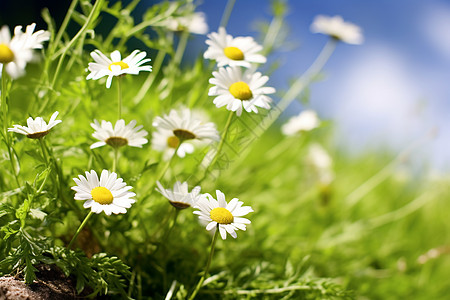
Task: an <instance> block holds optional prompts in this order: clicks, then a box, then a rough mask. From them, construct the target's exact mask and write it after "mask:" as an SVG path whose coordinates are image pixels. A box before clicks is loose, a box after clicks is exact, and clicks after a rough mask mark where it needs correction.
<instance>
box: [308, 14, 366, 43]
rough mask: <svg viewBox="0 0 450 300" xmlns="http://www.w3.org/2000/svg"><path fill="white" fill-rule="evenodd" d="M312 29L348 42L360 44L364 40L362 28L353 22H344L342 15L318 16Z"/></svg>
mask: <svg viewBox="0 0 450 300" xmlns="http://www.w3.org/2000/svg"><path fill="white" fill-rule="evenodd" d="M311 31H312V32H314V33H323V34H326V35H329V36H330V37H332V38H334V39H336V40H339V41H342V42H344V43H347V44H354V45H360V44H362V43H363V41H364V37H363V35H362V32H361V28H360V27H359V26H357V25H355V24H353V23H349V22H344V20H343V19H342V17H341V16H334V17H328V16H323V15H319V16H316V17H315V18H314V21H313V23H312V24H311Z"/></svg>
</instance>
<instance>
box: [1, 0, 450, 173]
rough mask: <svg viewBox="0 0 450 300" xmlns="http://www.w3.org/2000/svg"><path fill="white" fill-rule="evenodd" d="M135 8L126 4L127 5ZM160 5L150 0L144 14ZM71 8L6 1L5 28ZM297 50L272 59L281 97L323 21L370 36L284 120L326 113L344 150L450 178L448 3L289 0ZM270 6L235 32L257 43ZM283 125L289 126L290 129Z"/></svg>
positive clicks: (213, 12) (215, 20)
mask: <svg viewBox="0 0 450 300" xmlns="http://www.w3.org/2000/svg"><path fill="white" fill-rule="evenodd" d="M125 2H127V1H125ZM154 2H158V1H150V0H143V1H142V2H141V3H140V4H139V5H140V7H141V9H142V10H145V8H146V7H148V6H149V5H151V4H152V3H154ZM69 4H70V1H57V0H47V1H35V0H16V1H0V24H2V25H3V24H7V25H9V26H10V27H13V26H15V25H19V24H20V25H27V24H30V23H32V22H37V23H38V26H39V28H45V27H46V25H45V23H44V22H43V20H42V18H41V17H40V11H41V9H42V7H48V8H49V10H50V13H51V14H52V15H53V16H54V17H55V19H56V22H57V23H60V22H61V21H62V18H63V16H64V14H65V11H66V9H67V7H68V6H69ZM226 4H227V1H216V0H203V1H202V2H201V3H200V5H199V7H198V10H199V11H203V12H205V13H206V16H207V22H208V25H209V28H210V31H216V30H217V28H218V26H219V23H220V20H221V17H222V13H223V11H224V10H225V6H226ZM286 4H287V5H288V7H289V9H288V13H287V17H286V25H287V27H288V29H289V31H288V32H287V33H288V38H287V41H288V42H289V47H286V48H285V49H281V51H278V52H277V53H274V54H273V55H272V56H270V57H269V58H268V59H269V61H270V60H280V63H281V64H280V67H279V68H278V69H277V70H276V71H275V72H274V73H273V74H272V75H271V78H270V81H269V83H270V85H271V86H274V87H276V88H277V89H278V91H280V92H283V91H284V90H287V88H288V87H289V82H290V81H291V80H293V79H295V78H297V77H298V76H300V75H301V74H302V73H303V72H304V71H305V70H306V69H307V68H308V66H309V64H311V63H312V61H313V60H314V59H315V57H316V56H317V54H318V53H319V52H320V50H321V49H322V47H323V45H324V44H325V43H326V41H327V38H328V37H327V36H325V35H321V34H313V33H311V32H310V30H309V28H310V25H311V23H312V21H313V19H314V17H315V16H316V15H319V14H324V15H329V16H334V15H341V16H342V17H343V18H344V20H346V21H349V22H352V23H355V24H357V25H359V26H360V27H361V28H362V29H363V33H364V37H365V41H364V43H363V44H362V45H359V46H355V45H347V44H343V43H341V44H340V45H339V46H338V48H337V49H336V51H335V52H334V54H333V56H332V57H331V59H330V60H329V61H328V63H327V65H326V66H325V68H324V75H325V76H324V78H323V79H322V80H321V81H319V82H317V83H314V84H313V85H312V86H311V88H310V91H309V92H310V102H309V104H308V105H307V106H305V105H302V104H300V103H299V102H298V103H294V104H293V105H291V106H290V107H289V109H288V111H287V112H286V114H285V115H283V120H286V119H287V117H288V116H290V115H294V114H297V113H299V112H300V111H301V110H302V109H305V108H312V109H315V110H317V111H318V114H319V116H320V117H321V118H322V119H324V120H331V121H332V122H333V123H334V124H336V135H335V138H336V143H337V145H338V146H339V147H342V148H344V149H346V150H347V151H350V152H352V153H359V152H361V151H367V150H371V151H374V150H377V149H380V150H381V149H382V150H383V151H386V150H387V151H393V153H395V152H400V151H402V150H404V149H405V148H407V147H408V146H409V145H411V144H414V143H419V144H420V145H419V147H417V148H415V151H414V159H415V163H416V164H417V165H420V166H421V168H420V169H422V167H429V169H431V170H433V171H434V172H448V171H449V170H450V154H449V151H448V149H449V147H450V133H449V129H450V118H449V117H448V115H449V113H450V103H449V101H450V84H449V78H450V1H445V0H426V1H425V0H397V1H390V0H379V1H369V0H341V1H336V0H316V1H286ZM270 19H271V1H268V0H264V1H261V0H245V1H244V0H240V1H239V0H238V1H236V3H235V5H234V8H233V11H232V14H231V17H230V19H229V22H228V26H227V31H228V32H229V33H230V34H231V35H233V36H245V35H251V36H254V37H255V38H258V26H257V24H258V22H260V21H270ZM205 40H206V36H199V35H198V36H195V37H194V38H193V39H192V40H191V41H190V44H189V46H188V51H187V53H186V56H185V58H186V59H189V56H195V57H197V56H198V55H199V53H201V52H203V51H204V50H206V45H205V43H204V41H205ZM283 120H282V121H283Z"/></svg>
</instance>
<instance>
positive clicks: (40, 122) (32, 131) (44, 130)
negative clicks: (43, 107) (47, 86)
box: [8, 111, 62, 139]
mask: <svg viewBox="0 0 450 300" xmlns="http://www.w3.org/2000/svg"><path fill="white" fill-rule="evenodd" d="M57 116H58V112H57V111H56V112H54V113H53V114H52V116H51V117H50V120H49V121H48V124H47V123H46V122H45V121H44V119H43V118H41V117H37V118H36V119H33V118H32V117H29V118H28V119H27V125H28V126H21V125H13V128H8V131H9V132H17V133H20V134H24V135H26V136H27V138H30V139H40V138H42V137H44V136H46V135H47V134H48V133H49V132H50V129H52V128H53V127H54V126H55V125H58V124H59V123H61V122H62V121H61V120H56V117H57Z"/></svg>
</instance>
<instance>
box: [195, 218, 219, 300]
mask: <svg viewBox="0 0 450 300" xmlns="http://www.w3.org/2000/svg"><path fill="white" fill-rule="evenodd" d="M218 235H219V225H217V228H216V232H215V233H214V236H213V239H212V242H211V249H210V251H209V257H208V261H207V263H206V267H205V272H204V273H203V275H202V278H200V281H199V282H198V284H197V286H196V287H195V290H194V292H193V293H192V295H191V297H189V300H193V299H194V298H195V296H197V293H198V291H199V290H200V288H201V287H202V285H203V282H204V281H205V278H206V275H207V274H208V271H209V267H210V265H211V261H212V257H213V254H214V247H215V245H216V241H217V236H218Z"/></svg>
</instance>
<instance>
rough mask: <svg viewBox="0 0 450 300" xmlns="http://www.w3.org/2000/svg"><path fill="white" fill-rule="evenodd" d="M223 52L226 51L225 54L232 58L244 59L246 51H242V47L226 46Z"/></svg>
mask: <svg viewBox="0 0 450 300" xmlns="http://www.w3.org/2000/svg"><path fill="white" fill-rule="evenodd" d="M223 53H225V56H226V57H228V58H229V59H232V60H243V59H244V52H242V51H241V49H239V48H236V47H226V48H225V49H223Z"/></svg>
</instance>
